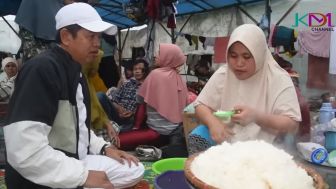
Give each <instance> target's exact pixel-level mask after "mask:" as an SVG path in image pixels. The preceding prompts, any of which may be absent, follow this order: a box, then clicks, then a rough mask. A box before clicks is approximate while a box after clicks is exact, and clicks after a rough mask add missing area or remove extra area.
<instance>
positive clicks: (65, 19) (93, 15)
mask: <svg viewBox="0 0 336 189" xmlns="http://www.w3.org/2000/svg"><path fill="white" fill-rule="evenodd" d="M55 19H56V30H59V29H61V28H63V27H65V26H69V25H72V24H78V25H79V26H81V27H83V28H85V29H87V30H89V31H92V32H104V33H106V34H108V35H115V34H116V33H117V26H115V25H113V24H111V23H108V22H104V21H103V20H102V19H101V17H100V16H99V14H98V12H97V11H96V10H95V9H94V8H93V7H92V6H91V5H89V4H87V3H71V4H69V5H66V6H64V7H62V8H61V9H60V10H59V11H58V12H57V14H56V16H55Z"/></svg>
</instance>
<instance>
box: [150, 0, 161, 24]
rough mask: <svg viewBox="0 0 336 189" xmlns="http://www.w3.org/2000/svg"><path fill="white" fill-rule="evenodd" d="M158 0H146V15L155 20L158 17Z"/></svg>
mask: <svg viewBox="0 0 336 189" xmlns="http://www.w3.org/2000/svg"><path fill="white" fill-rule="evenodd" d="M159 11H160V0H148V2H147V15H148V17H150V18H152V19H154V20H156V19H159V17H160V12H159Z"/></svg>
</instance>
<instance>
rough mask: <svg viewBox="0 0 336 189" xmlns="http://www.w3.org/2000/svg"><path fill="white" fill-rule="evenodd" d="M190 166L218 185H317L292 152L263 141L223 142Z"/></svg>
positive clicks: (228, 188)
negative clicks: (298, 163)
mask: <svg viewBox="0 0 336 189" xmlns="http://www.w3.org/2000/svg"><path fill="white" fill-rule="evenodd" d="M190 169H191V171H192V173H193V174H194V175H195V176H196V177H197V178H198V179H200V180H201V181H203V182H205V183H207V184H208V185H211V186H213V187H216V188H219V189H245V188H246V189H251V188H252V189H293V188H294V189H314V186H313V184H314V182H313V179H312V177H310V176H308V174H307V172H306V171H305V170H304V169H302V168H300V167H298V166H297V164H296V163H295V162H294V161H293V159H292V156H290V155H289V154H287V153H286V152H285V151H283V150H280V149H277V148H275V147H274V146H272V145H271V144H268V143H266V142H263V141H248V142H237V143H234V144H230V143H226V142H224V143H222V144H221V145H217V146H214V147H211V148H210V149H208V150H207V151H205V152H203V153H201V154H199V155H198V156H197V157H196V158H195V159H194V160H193V162H192V163H191V167H190Z"/></svg>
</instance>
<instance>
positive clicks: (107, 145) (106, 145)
mask: <svg viewBox="0 0 336 189" xmlns="http://www.w3.org/2000/svg"><path fill="white" fill-rule="evenodd" d="M110 146H112V144H111V143H108V144H104V145H103V147H102V148H101V150H100V154H101V155H106V151H105V150H106V148H108V147H110Z"/></svg>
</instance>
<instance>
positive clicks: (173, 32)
mask: <svg viewBox="0 0 336 189" xmlns="http://www.w3.org/2000/svg"><path fill="white" fill-rule="evenodd" d="M171 40H172V43H173V44H175V43H176V38H175V29H174V28H171Z"/></svg>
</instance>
